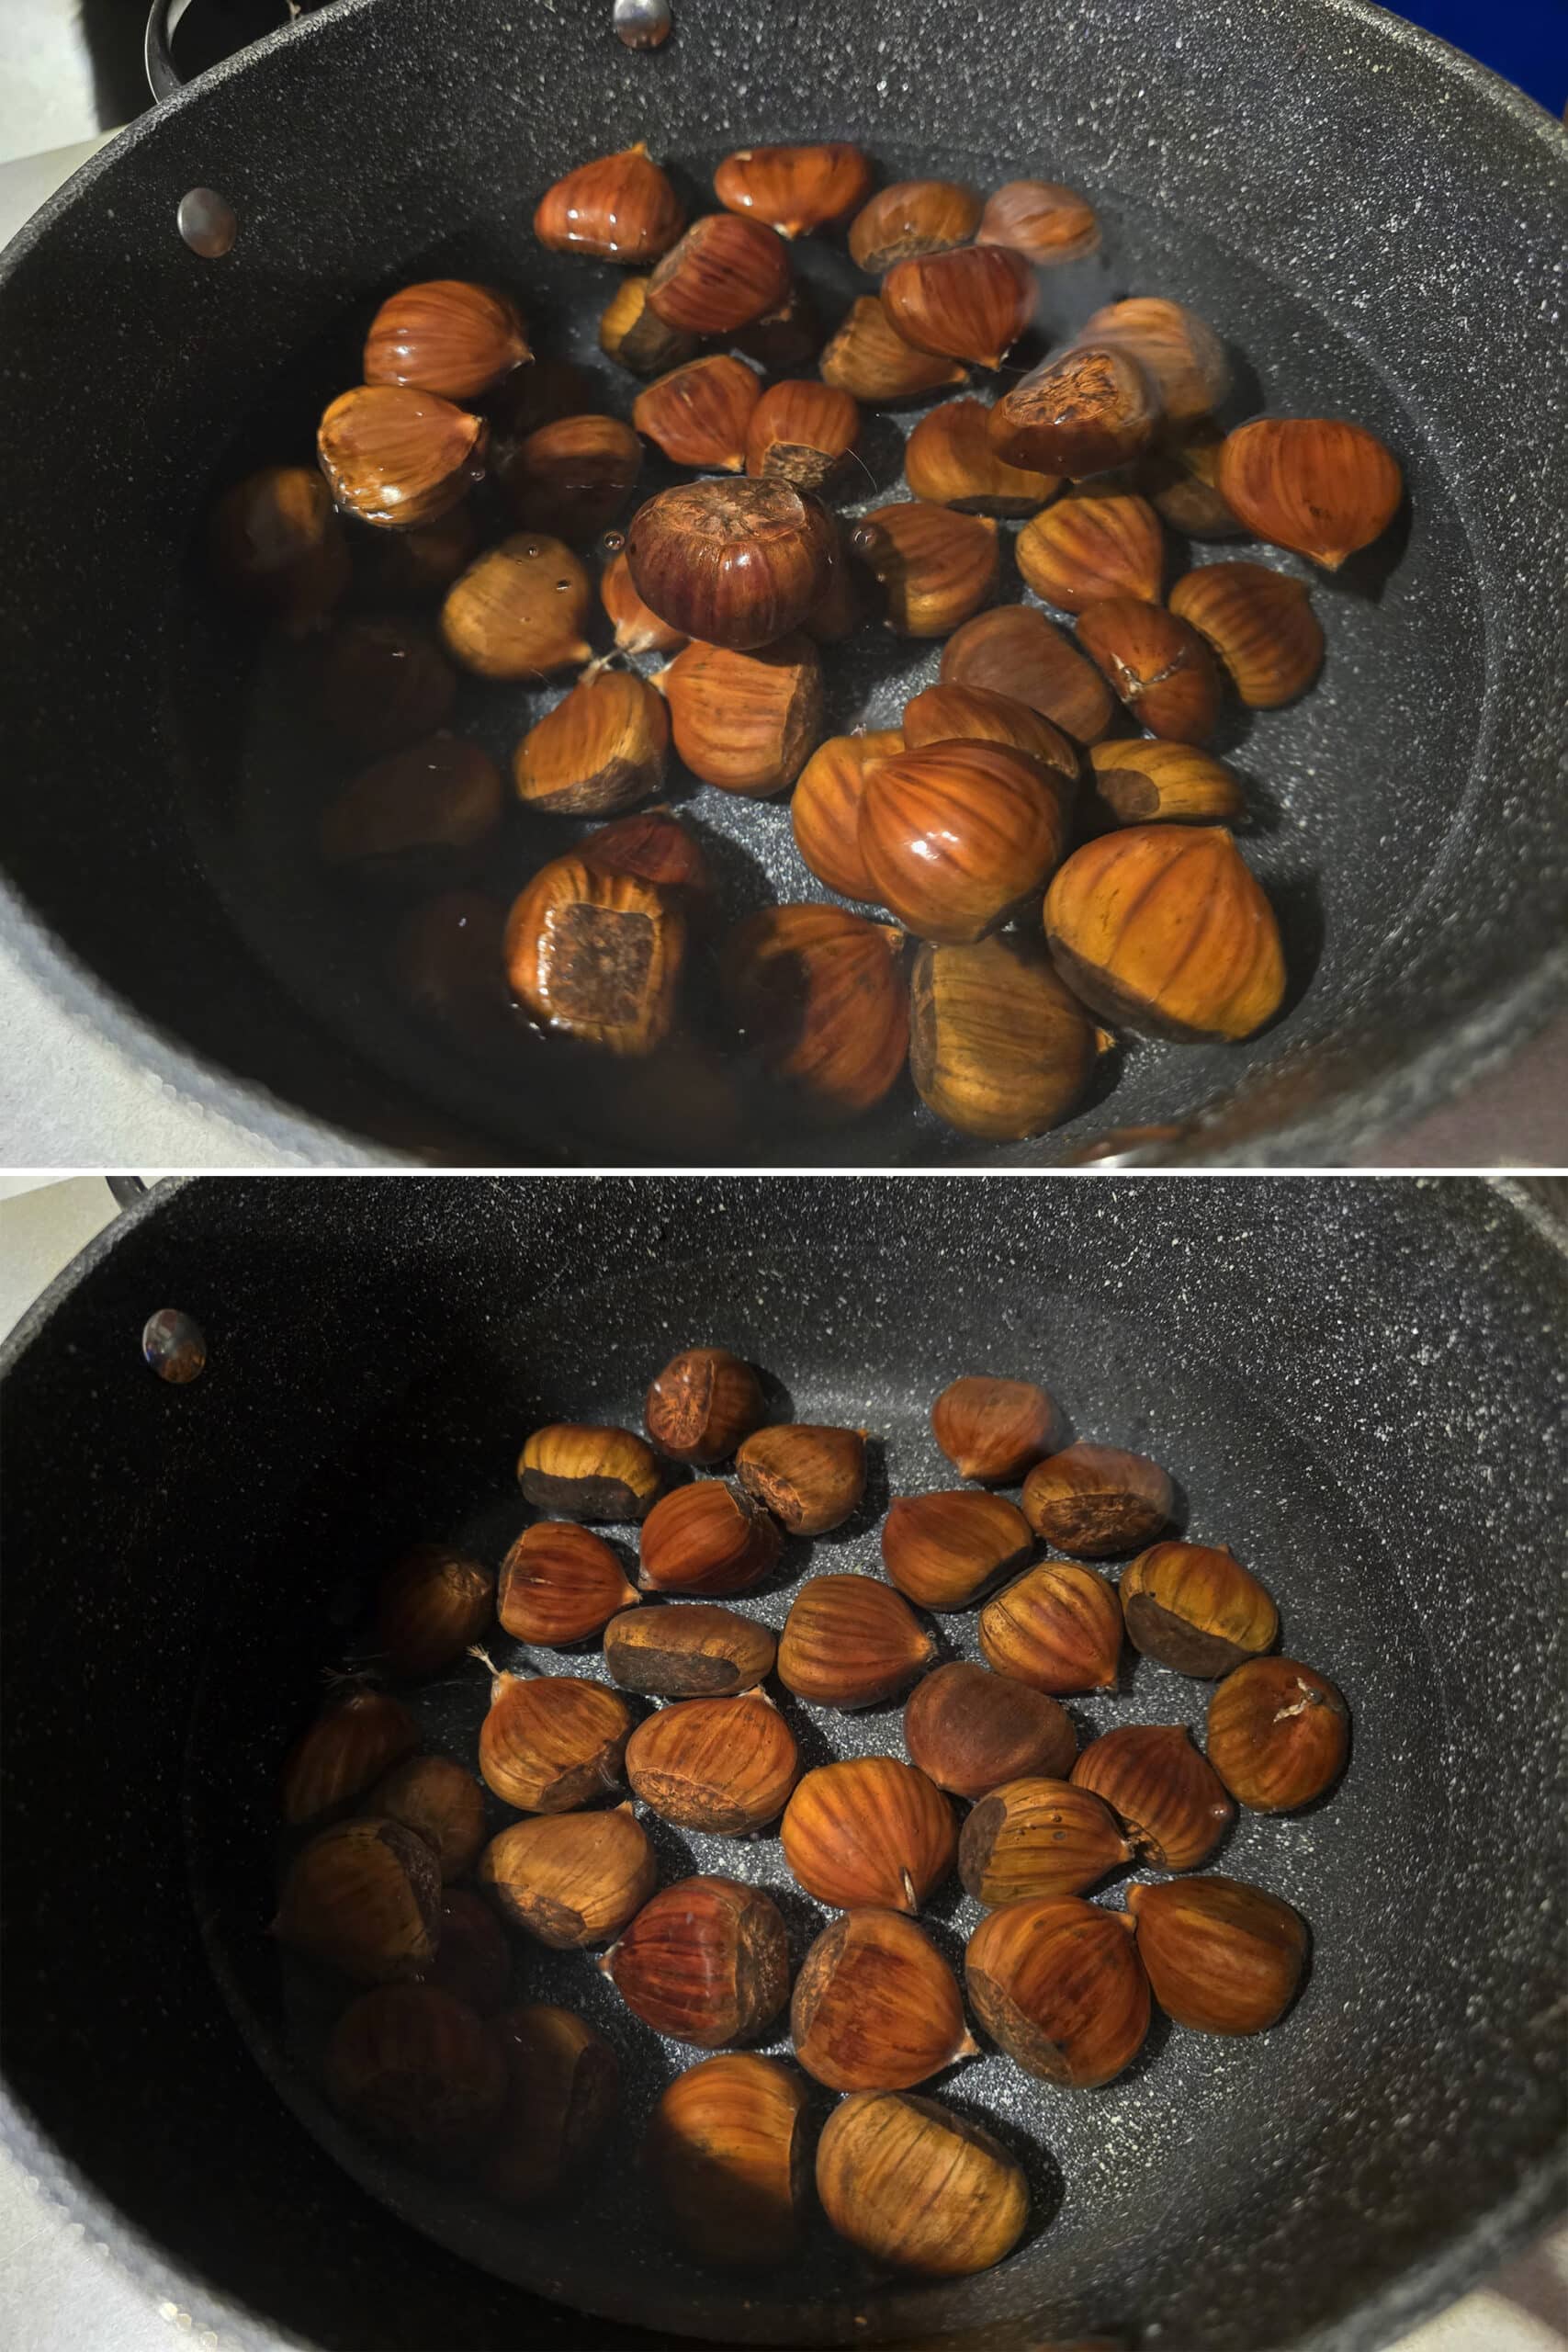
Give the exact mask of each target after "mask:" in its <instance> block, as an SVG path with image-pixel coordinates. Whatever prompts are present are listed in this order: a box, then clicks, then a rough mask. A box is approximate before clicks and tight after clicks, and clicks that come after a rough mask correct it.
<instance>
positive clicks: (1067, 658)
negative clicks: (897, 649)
mask: <svg viewBox="0 0 1568 2352" xmlns="http://www.w3.org/2000/svg"><path fill="white" fill-rule="evenodd" d="M942 684H943V685H953V686H984V687H986V688H987V690H988V691H989V692H990V693H992V694H997V695H1011V697H1012V698H1013V700H1014V701H1015V702H1024V703H1027V704H1028V705H1029V707H1030V708H1031V709H1032V710H1037V711H1039V712H1040V713H1041V714H1042V716H1043V718H1048V719H1050V720H1051V722H1052V724H1053V725H1054V726H1056V727H1059V728H1060V729H1062V731H1063V733H1064V734H1066V735H1070V736H1072V737H1073V739H1074V740H1075V741H1077V742H1079V743H1095V742H1098V741H1099V740H1100V737H1101V736H1102V735H1103V734H1104V733H1105V731H1106V729H1107V728H1108V727H1109V726H1110V724H1111V713H1112V711H1113V710H1114V709H1115V707H1116V706H1115V704H1114V702H1113V700H1112V699H1111V689H1110V687H1109V686H1108V685H1107V684H1106V683H1105V680H1104V679H1103V678H1102V677H1101V675H1100V672H1099V671H1098V670H1097V669H1096V668H1095V666H1094V663H1093V662H1089V661H1086V660H1085V658H1084V656H1083V655H1082V654H1081V653H1080V652H1079V651H1078V650H1077V647H1076V646H1075V645H1074V644H1073V643H1072V641H1071V639H1069V638H1068V637H1066V634H1065V633H1064V632H1063V631H1062V630H1061V629H1060V628H1057V626H1056V624H1055V621H1053V620H1049V619H1047V617H1046V616H1045V615H1044V614H1043V613H1037V612H1036V611H1035V610H1034V608H1033V606H1032V605H997V606H996V607H995V609H994V610H993V611H991V612H988V613H976V616H975V617H974V619H973V620H972V621H965V622H964V626H963V628H960V629H956V630H954V632H953V636H952V637H950V638H949V639H948V641H947V644H946V645H945V647H944V648H943V650H942Z"/></svg>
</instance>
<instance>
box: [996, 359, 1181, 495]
mask: <svg viewBox="0 0 1568 2352" xmlns="http://www.w3.org/2000/svg"><path fill="white" fill-rule="evenodd" d="M1161 415H1162V411H1161V407H1160V398H1159V393H1158V391H1157V390H1156V388H1155V384H1154V381H1153V379H1151V378H1150V376H1149V375H1148V374H1147V372H1146V371H1145V368H1143V366H1142V365H1141V364H1140V362H1139V361H1138V360H1137V359H1135V358H1134V356H1133V354H1132V353H1131V352H1130V351H1129V350H1128V349H1127V348H1126V347H1125V346H1124V345H1121V344H1114V343H1098V344H1095V343H1082V344H1075V345H1073V347H1072V348H1071V350H1069V351H1065V352H1062V353H1061V354H1060V355H1059V356H1057V357H1056V358H1055V359H1047V360H1045V361H1043V363H1042V365H1041V366H1040V367H1038V368H1034V369H1033V370H1032V373H1031V374H1029V375H1027V376H1025V377H1024V379H1023V380H1022V382H1021V383H1018V384H1015V385H1014V386H1013V387H1012V390H1010V391H1008V392H1004V393H1003V394H1002V397H1001V398H1000V400H998V402H997V404H996V406H995V408H994V409H993V410H992V411H991V421H990V425H989V428H988V430H989V432H990V435H991V446H992V447H993V448H994V449H995V450H996V451H997V453H998V456H999V457H1002V458H1006V459H1007V461H1008V463H1009V465H1011V466H1034V467H1038V469H1040V471H1041V472H1042V473H1048V474H1067V475H1070V476H1071V478H1072V479H1073V480H1074V481H1078V480H1079V479H1081V478H1082V477H1083V476H1084V475H1086V474H1102V473H1108V472H1110V470H1111V469H1112V468H1113V467H1115V466H1125V465H1128V464H1130V463H1131V462H1132V460H1133V459H1134V458H1137V457H1140V456H1141V455H1142V454H1143V452H1144V451H1145V449H1146V448H1147V447H1148V446H1149V444H1150V443H1151V441H1153V439H1154V437H1155V435H1156V432H1157V431H1158V429H1159V425H1160V421H1161Z"/></svg>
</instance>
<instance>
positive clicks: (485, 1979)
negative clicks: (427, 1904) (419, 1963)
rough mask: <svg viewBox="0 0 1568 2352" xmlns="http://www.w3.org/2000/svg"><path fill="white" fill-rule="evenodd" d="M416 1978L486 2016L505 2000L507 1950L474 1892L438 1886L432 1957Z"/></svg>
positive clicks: (509, 1967)
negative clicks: (438, 1917)
mask: <svg viewBox="0 0 1568 2352" xmlns="http://www.w3.org/2000/svg"><path fill="white" fill-rule="evenodd" d="M418 1981H419V1983H420V1984H422V1985H437V1986H439V1988H440V1990H441V1991H442V1992H443V1993H450V1994H451V1996H452V1997H453V1999H454V2000H457V2001H463V2002H465V2003H466V2004H467V2005H468V2007H469V2008H470V2009H472V2010H473V2012H474V2014H475V2016H476V2017H481V2018H492V2017H493V2016H494V2015H495V2013H496V2011H497V2009H499V2008H502V2007H503V2006H504V2005H505V2002H506V1999H507V1996H508V1995H509V1994H510V1992H511V1990H512V1953H511V1951H510V1950H509V1948H508V1945H507V1941H506V1938H505V1937H504V1936H503V1935H502V1931H501V1929H500V1928H498V1927H497V1925H496V1923H495V1919H494V1917H493V1915H492V1914H491V1912H489V1911H487V1910H486V1908H485V1906H484V1905H483V1904H482V1903H481V1902H480V1901H479V1896H478V1895H477V1894H467V1893H465V1891H464V1890H463V1888H462V1887H460V1886H449V1887H446V1889H445V1890H444V1891H443V1894H442V1896H441V1926H440V1928H439V1931H438V1940H437V1943H436V1948H435V1958H434V1960H433V1961H432V1962H431V1963H430V1965H429V1967H428V1968H426V1969H423V1970H422V1971H421V1973H420V1976H419V1979H418Z"/></svg>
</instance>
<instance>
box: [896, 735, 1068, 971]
mask: <svg viewBox="0 0 1568 2352" xmlns="http://www.w3.org/2000/svg"><path fill="white" fill-rule="evenodd" d="M1066 834H1067V824H1066V807H1065V796H1064V792H1063V789H1062V781H1061V778H1060V777H1059V776H1058V775H1055V773H1054V772H1052V771H1050V770H1047V769H1045V768H1043V767H1042V765H1041V764H1040V763H1039V761H1038V760H1034V759H1031V758H1030V756H1029V754H1028V753H1027V752H1019V751H1015V750H1014V749H1013V748H1012V746H1011V745H1010V744H1007V743H995V742H990V743H932V744H929V745H928V746H927V747H926V748H925V749H924V750H923V751H918V752H899V753H898V754H897V755H896V756H895V757H894V758H892V759H890V760H885V761H883V762H882V763H880V764H879V765H877V766H875V767H874V768H872V769H871V770H870V771H869V772H868V774H867V776H866V782H865V790H864V793H863V796H862V799H861V811H860V834H859V839H860V852H861V855H862V857H863V859H864V861H865V868H866V872H867V874H868V875H869V876H871V879H872V881H873V882H874V884H875V886H876V894H877V896H878V898H879V899H881V900H882V902H883V904H884V905H885V906H886V907H888V908H889V909H891V910H892V912H893V913H894V914H895V915H897V918H898V920H899V922H902V923H904V924H905V925H906V926H907V928H908V930H910V931H912V932H914V933H917V935H918V936H919V937H920V938H922V939H934V940H942V941H954V942H957V943H960V944H962V943H964V942H965V941H970V940H976V939H981V938H983V937H984V936H985V935H986V933H987V932H992V931H997V930H999V929H1000V927H1001V925H1002V924H1003V923H1005V922H1008V921H1009V920H1010V918H1011V917H1012V916H1013V915H1015V914H1017V913H1019V912H1020V911H1021V910H1022V909H1023V908H1024V907H1025V906H1026V905H1028V904H1029V903H1030V902H1031V901H1032V900H1033V899H1035V898H1036V896H1037V895H1038V893H1039V892H1040V891H1041V890H1042V889H1043V888H1044V886H1045V882H1046V880H1047V877H1048V876H1050V875H1051V874H1052V873H1053V872H1054V871H1055V867H1056V865H1057V864H1058V862H1059V860H1060V858H1061V855H1062V852H1063V850H1064V848H1065V847H1066Z"/></svg>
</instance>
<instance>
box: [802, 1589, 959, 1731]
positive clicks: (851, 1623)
mask: <svg viewBox="0 0 1568 2352" xmlns="http://www.w3.org/2000/svg"><path fill="white" fill-rule="evenodd" d="M935 1656H936V1644H935V1642H934V1641H933V1640H932V1639H931V1634H928V1633H927V1631H926V1629H925V1627H924V1626H923V1625H922V1624H921V1623H920V1621H919V1618H918V1617H917V1616H916V1615H915V1612H914V1611H913V1610H912V1609H911V1608H910V1606H909V1604H908V1601H907V1600H901V1599H900V1597H899V1596H898V1594H897V1593H896V1592H895V1591H894V1590H893V1589H892V1587H891V1586H890V1585H886V1584H881V1583H879V1582H878V1581H877V1579H876V1577H862V1576H826V1577H807V1580H806V1582H805V1583H804V1584H803V1585H802V1586H801V1588H800V1589H799V1591H798V1592H797V1593H796V1594H795V1599H794V1600H793V1601H792V1602H791V1603H790V1611H789V1615H788V1616H787V1617H786V1618H785V1619H784V1632H783V1633H782V1634H780V1635H779V1655H778V1677H779V1680H780V1681H781V1682H782V1683H783V1684H784V1689H785V1690H786V1691H794V1693H795V1697H796V1698H797V1699H809V1700H810V1701H811V1702H812V1704H813V1705H814V1706H818V1707H842V1708H851V1707H874V1706H878V1705H880V1704H881V1703H882V1702H883V1701H885V1700H887V1699H894V1698H897V1696H898V1694H899V1692H900V1691H907V1690H908V1687H909V1684H910V1683H911V1682H912V1681H913V1680H914V1679H915V1677H916V1676H917V1675H918V1674H920V1673H922V1672H923V1671H924V1669H925V1668H927V1667H928V1666H929V1665H930V1664H931V1660H932V1658H933V1657H935Z"/></svg>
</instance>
